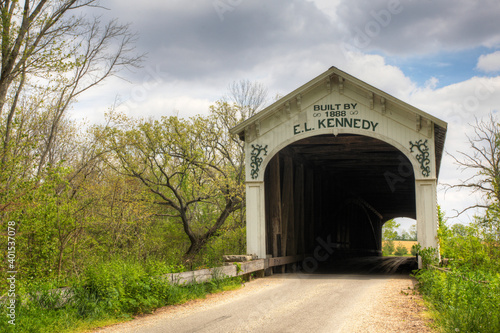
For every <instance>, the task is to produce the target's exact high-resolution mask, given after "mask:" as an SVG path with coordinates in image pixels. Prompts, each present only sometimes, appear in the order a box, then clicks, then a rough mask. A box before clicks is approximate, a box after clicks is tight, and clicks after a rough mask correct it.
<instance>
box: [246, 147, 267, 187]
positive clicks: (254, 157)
mask: <svg viewBox="0 0 500 333" xmlns="http://www.w3.org/2000/svg"><path fill="white" fill-rule="evenodd" d="M252 149H253V150H252V154H251V157H250V160H251V163H250V167H251V168H252V171H250V174H251V175H252V179H256V178H257V177H259V171H260V166H261V164H262V161H264V158H262V157H261V154H262V153H263V155H262V156H267V145H265V146H263V145H252Z"/></svg>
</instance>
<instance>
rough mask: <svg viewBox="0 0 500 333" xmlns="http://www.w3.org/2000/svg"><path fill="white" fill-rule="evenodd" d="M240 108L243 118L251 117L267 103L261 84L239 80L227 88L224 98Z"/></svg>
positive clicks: (264, 89)
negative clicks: (226, 94)
mask: <svg viewBox="0 0 500 333" xmlns="http://www.w3.org/2000/svg"><path fill="white" fill-rule="evenodd" d="M226 99H227V100H229V101H230V102H233V103H235V104H236V105H238V106H239V107H240V108H241V113H242V115H243V118H244V119H246V118H249V117H251V116H253V115H254V114H255V113H256V112H257V111H260V109H261V108H262V106H263V105H264V104H265V103H266V101H267V89H266V88H265V87H264V85H263V84H262V83H258V82H251V81H249V80H240V81H234V82H232V83H231V84H230V85H229V87H228V96H227V98H226Z"/></svg>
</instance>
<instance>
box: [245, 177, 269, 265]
mask: <svg viewBox="0 0 500 333" xmlns="http://www.w3.org/2000/svg"><path fill="white" fill-rule="evenodd" d="M246 191H247V192H246V193H247V198H246V206H247V207H246V215H247V253H248V254H255V255H257V256H258V258H259V259H265V258H266V217H265V200H264V199H265V198H264V182H247V183H246Z"/></svg>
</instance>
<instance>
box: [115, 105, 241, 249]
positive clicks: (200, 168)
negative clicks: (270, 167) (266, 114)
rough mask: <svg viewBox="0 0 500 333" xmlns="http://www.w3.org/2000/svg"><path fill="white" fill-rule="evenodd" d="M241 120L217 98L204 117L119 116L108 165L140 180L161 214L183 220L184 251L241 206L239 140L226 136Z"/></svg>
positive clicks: (199, 243) (211, 233) (238, 113)
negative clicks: (152, 195) (156, 117)
mask: <svg viewBox="0 0 500 333" xmlns="http://www.w3.org/2000/svg"><path fill="white" fill-rule="evenodd" d="M241 119H242V114H241V109H240V108H239V107H237V106H231V105H229V104H227V103H223V102H219V103H217V104H216V105H215V106H213V107H212V108H211V113H210V115H209V116H207V117H201V116H198V117H193V118H191V119H182V118H178V117H162V118H161V119H160V120H151V119H150V120H144V119H142V120H139V121H137V120H135V119H127V118H122V120H121V121H122V123H121V124H117V125H116V126H115V127H114V128H113V129H112V132H111V136H110V138H111V139H110V142H109V146H110V147H111V148H112V150H113V152H114V157H113V158H112V159H110V160H109V163H110V165H111V166H113V167H114V168H115V169H116V170H117V171H119V172H120V173H122V174H124V175H127V176H130V177H134V178H136V179H138V180H140V181H141V182H142V184H143V185H144V186H145V187H146V188H147V189H148V190H149V191H150V192H151V193H152V194H154V195H155V197H156V200H155V202H156V203H157V204H158V205H159V206H161V207H163V211H164V212H163V213H162V214H161V215H162V216H164V217H167V218H173V219H176V220H177V221H179V222H180V223H181V224H182V227H183V230H184V232H185V234H186V236H187V237H188V238H189V242H190V246H189V248H188V250H187V251H186V254H187V255H194V254H197V253H198V252H199V251H200V250H201V249H202V248H203V246H204V245H205V244H206V243H207V241H208V240H209V239H210V238H212V237H213V236H215V235H216V234H217V232H218V230H219V229H220V228H221V226H222V225H223V224H224V223H225V222H226V220H227V219H228V217H229V216H230V215H231V214H232V213H233V212H235V211H237V210H239V209H241V208H242V207H243V196H244V185H243V181H244V155H243V144H242V143H241V142H240V141H239V140H238V138H235V137H233V136H231V135H230V134H229V128H231V127H232V126H234V125H235V124H236V123H237V122H239V121H241ZM122 126H124V127H126V129H122V128H123V127H122ZM114 161H117V162H118V163H114Z"/></svg>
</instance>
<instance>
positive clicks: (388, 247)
mask: <svg viewBox="0 0 500 333" xmlns="http://www.w3.org/2000/svg"><path fill="white" fill-rule="evenodd" d="M394 250H395V246H394V241H392V240H389V241H386V242H385V243H384V246H383V247H382V254H383V255H384V256H389V255H391V254H393V253H394Z"/></svg>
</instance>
